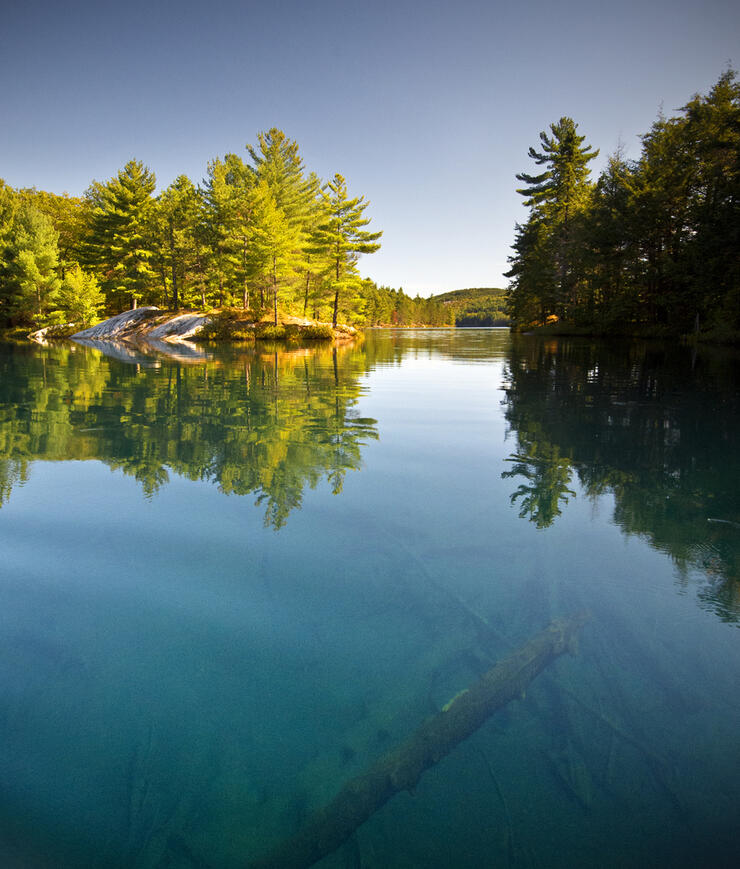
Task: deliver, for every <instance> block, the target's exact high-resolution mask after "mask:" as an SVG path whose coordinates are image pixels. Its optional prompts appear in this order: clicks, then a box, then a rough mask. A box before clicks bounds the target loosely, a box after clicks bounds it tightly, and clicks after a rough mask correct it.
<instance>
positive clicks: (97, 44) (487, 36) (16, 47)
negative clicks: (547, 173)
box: [0, 0, 740, 295]
mask: <svg viewBox="0 0 740 869" xmlns="http://www.w3.org/2000/svg"><path fill="white" fill-rule="evenodd" d="M0 13H1V18H0V20H1V21H2V25H1V26H0V177H3V178H4V179H5V180H6V181H7V182H8V183H9V184H11V185H13V186H15V187H25V186H36V187H38V188H40V189H46V190H52V191H54V192H57V193H61V192H63V191H65V190H66V191H68V192H69V193H72V194H80V193H82V192H83V191H84V190H85V188H86V187H87V186H88V184H89V183H90V181H91V180H92V179H93V178H95V179H98V180H101V181H102V180H107V179H108V178H109V177H110V176H111V175H113V174H115V172H117V171H118V169H120V168H121V166H123V165H124V163H125V162H126V161H127V160H129V159H131V158H132V157H136V158H137V159H140V160H142V161H143V162H144V163H145V164H146V165H148V166H149V167H150V168H151V169H153V170H154V172H155V173H156V175H157V179H158V182H159V185H160V186H166V185H167V184H168V183H169V182H170V181H171V180H172V179H173V178H174V177H175V176H176V175H178V174H180V173H182V172H184V173H186V174H187V175H189V176H190V177H191V178H192V179H193V180H195V181H199V180H200V179H202V177H203V175H204V173H205V170H206V165H207V162H208V160H209V159H212V158H213V157H216V156H221V155H223V154H224V153H226V152H235V153H237V154H240V155H242V156H246V154H245V151H244V146H245V144H246V143H247V142H254V141H255V138H256V134H257V132H258V131H260V130H267V129H269V128H270V127H273V126H276V127H279V128H281V129H282V130H284V131H285V132H286V133H287V134H288V135H289V136H290V137H291V138H294V139H296V140H297V141H298V143H299V145H300V149H301V154H302V156H303V159H304V161H305V164H306V167H307V168H308V169H309V170H313V171H315V172H317V173H318V174H319V175H320V176H322V177H323V178H327V177H330V176H331V175H333V174H334V173H335V172H341V173H342V174H343V175H344V176H345V177H346V179H347V181H348V185H349V190H350V193H351V194H353V195H357V194H364V195H365V197H366V198H367V199H369V200H370V202H371V205H370V208H369V209H368V212H367V214H368V215H369V216H371V217H372V225H371V228H373V229H382V230H383V231H384V235H383V247H382V249H381V250H380V251H379V252H378V253H376V254H373V255H372V256H369V257H366V258H365V259H364V260H363V262H362V265H361V271H362V273H363V274H365V275H367V276H369V277H372V278H374V279H375V280H376V281H378V282H379V283H385V284H390V285H392V286H396V287H398V286H403V287H404V289H405V290H406V291H408V292H411V293H412V294H413V293H416V292H421V293H422V294H423V295H427V294H428V293H429V292H432V291H434V292H437V291H444V290H448V289H455V288H458V287H468V286H504V285H505V283H506V280H505V278H503V277H502V272H504V271H505V270H506V268H507V265H506V258H507V256H508V254H509V246H510V244H511V241H512V239H513V228H514V223H515V221H516V220H522V219H524V218H525V215H526V212H525V209H524V208H523V207H522V205H521V197H519V196H518V195H517V194H516V193H515V192H514V189H515V187H516V185H517V182H516V180H515V178H514V176H515V174H516V173H517V172H521V171H531V170H533V169H534V168H535V167H534V165H533V164H532V162H531V161H530V160H529V159H528V157H527V150H528V148H529V146H530V145H536V144H537V141H538V134H539V131H540V130H543V129H546V128H547V127H548V125H549V124H550V123H551V122H553V121H557V120H558V119H559V118H560V117H561V116H563V115H569V116H571V117H572V118H574V119H575V121H576V122H577V123H578V124H579V131H580V132H581V133H583V134H585V135H586V138H587V141H588V142H589V143H591V144H592V145H593V146H594V147H597V148H600V149H601V157H600V158H599V160H598V161H595V162H594V164H592V166H593V167H595V170H596V171H597V172H598V169H599V168H600V167H601V165H603V163H602V158H604V157H606V156H607V155H608V154H609V153H612V152H613V151H614V150H615V149H616V147H617V146H618V144H620V143H622V145H623V147H624V149H625V152H626V154H627V156H633V157H634V156H637V155H638V153H639V135H640V134H641V133H645V132H647V130H648V129H649V127H650V125H651V123H652V122H653V120H654V119H655V118H656V116H657V114H658V111H659V110H660V109H661V107H662V108H663V110H664V111H665V113H666V114H667V115H671V114H673V113H675V112H676V110H677V109H678V108H680V107H681V106H682V105H684V104H685V103H686V102H687V101H688V99H689V98H690V97H691V95H692V94H694V93H696V92H700V93H706V92H707V90H708V89H709V88H711V86H712V84H713V83H714V82H715V81H716V80H717V78H718V77H719V75H720V74H721V73H722V72H723V71H724V70H725V69H726V68H727V66H728V63H729V64H731V65H732V66H733V67H735V68H738V67H740V3H737V2H730V0H704V2H701V3H700V2H698V0H697V2H696V3H693V4H689V3H686V2H684V0H671V2H668V0H656V2H650V0H643V2H634V0H629V2H625V3H621V4H617V3H604V4H602V3H599V2H598V0H596V2H594V0H591V2H568V0H562V2H560V3H552V2H547V3H546V2H543V0H531V2H530V3H527V4H514V3H513V2H512V3H502V2H475V0H460V2H456V3H453V2H444V3H442V2H436V0H430V2H424V3H422V2H416V3H412V2H406V0H395V2H386V0H379V2H374V3H368V2H362V3H360V2H354V0H346V2H336V0H315V2H312V0H304V2H294V0H284V2H280V0H273V2H271V3H252V2H242V3H238V2H233V0H230V2H221V0H211V2H208V3H192V2H188V0H182V2H173V0H168V2H156V0H151V2H148V3H142V2H139V0H132V2H128V3H120V2H119V3H109V2H106V0H99V2H94V3H93V2H76V0H70V2H52V0H47V2H45V3H44V2H37V0H24V2H22V3H21V2H18V0H0Z"/></svg>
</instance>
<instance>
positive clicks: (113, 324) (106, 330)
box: [72, 306, 159, 341]
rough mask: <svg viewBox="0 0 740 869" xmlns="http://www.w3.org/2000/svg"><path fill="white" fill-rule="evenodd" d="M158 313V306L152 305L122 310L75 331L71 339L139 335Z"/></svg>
mask: <svg viewBox="0 0 740 869" xmlns="http://www.w3.org/2000/svg"><path fill="white" fill-rule="evenodd" d="M158 315H159V308H155V307H153V306H152V307H144V308H134V309H133V310H131V311H123V312H122V313H121V314H116V315H115V317H109V318H108V319H107V320H103V322H102V323H98V325H97V326H91V327H90V328H89V329H83V330H82V331H81V332H76V333H75V334H74V335H72V340H76V339H77V338H85V339H88V340H91V341H100V340H103V341H105V340H108V339H111V338H116V339H118V340H121V339H122V338H128V337H130V336H132V335H141V334H142V333H144V332H146V331H148V330H147V327H151V326H152V323H153V321H154V320H155V319H156V318H157V316H158Z"/></svg>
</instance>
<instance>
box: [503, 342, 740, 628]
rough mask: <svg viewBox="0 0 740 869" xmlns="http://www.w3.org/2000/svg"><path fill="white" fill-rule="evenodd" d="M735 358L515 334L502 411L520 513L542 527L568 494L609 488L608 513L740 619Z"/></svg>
mask: <svg viewBox="0 0 740 869" xmlns="http://www.w3.org/2000/svg"><path fill="white" fill-rule="evenodd" d="M739 385H740V359H738V356H737V354H734V353H732V352H730V351H728V352H727V353H724V352H719V351H712V352H710V351H705V352H700V353H697V352H696V351H692V350H690V349H689V348H684V347H675V346H674V347H668V346H664V345H660V344H657V343H654V344H648V343H639V342H634V343H629V342H627V343H612V344H604V343H601V342H590V341H585V340H564V339H560V340H557V341H555V340H549V341H548V340H541V339H536V338H534V337H531V336H513V337H512V342H511V345H510V349H509V352H508V357H507V360H506V364H505V391H506V398H505V401H504V406H505V414H506V419H507V421H508V423H509V426H510V428H511V430H512V431H514V432H516V438H517V449H516V451H515V452H514V453H513V454H512V455H511V456H510V457H509V459H508V461H509V462H510V464H511V467H510V468H509V469H508V470H506V471H504V472H503V474H502V476H503V477H504V478H507V479H512V480H513V481H514V482H518V483H519V485H518V488H517V489H516V490H515V491H514V492H513V493H512V495H511V500H512V503H514V504H515V505H516V506H518V508H519V515H520V516H521V517H522V518H526V519H528V520H529V521H531V522H533V523H534V524H535V525H536V526H537V528H541V529H543V528H547V527H548V526H550V525H552V524H553V522H555V520H556V519H557V517H558V516H560V515H561V514H562V512H563V509H564V508H565V506H566V505H567V504H568V502H569V501H570V500H571V499H572V498H573V497H575V491H574V489H573V480H574V479H575V478H577V479H578V481H579V483H580V485H581V487H582V488H583V490H584V492H585V493H586V495H587V496H588V497H592V498H596V497H598V496H600V495H603V494H607V493H610V494H612V495H613V497H614V502H615V507H614V516H613V519H614V522H615V523H616V524H617V525H618V526H619V527H620V528H621V529H622V531H623V532H624V533H626V534H636V535H639V536H641V537H643V538H644V539H647V540H648V541H649V542H650V544H651V545H652V546H653V547H654V548H656V549H659V550H661V551H663V552H666V553H667V554H669V555H670V557H671V558H672V559H673V561H674V563H675V564H676V566H677V568H678V571H679V576H680V578H681V582H683V583H687V582H688V581H689V570H690V569H692V568H693V569H698V570H700V571H702V573H703V574H704V576H705V577H706V579H705V581H704V584H703V587H702V588H701V589H700V591H699V595H700V598H701V600H702V601H703V604H704V605H705V606H706V607H707V608H710V609H712V610H713V611H715V612H716V613H717V614H718V615H719V616H720V617H721V618H723V619H725V620H728V621H738V620H740V574H739V568H740V500H739V499H738V490H737V483H738V480H739V479H740V457H739V456H738V451H737V431H738V430H739V427H740V391H739V389H738V387H739Z"/></svg>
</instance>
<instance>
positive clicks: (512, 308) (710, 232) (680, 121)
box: [508, 70, 740, 340]
mask: <svg viewBox="0 0 740 869" xmlns="http://www.w3.org/2000/svg"><path fill="white" fill-rule="evenodd" d="M564 121H568V119H561V121H560V124H559V125H553V127H552V128H551V129H552V132H553V136H552V137H548V136H545V134H544V133H543V134H542V137H543V139H542V141H543V144H544V147H543V152H542V153H539V152H536V151H535V150H534V149H530V156H531V157H533V159H535V161H536V162H537V163H538V164H540V165H543V164H545V165H547V166H548V170H547V171H546V172H545V173H543V174H542V175H540V176H530V175H526V174H524V173H523V174H521V175H518V176H517V177H518V178H519V179H520V180H523V181H525V182H526V183H527V185H528V186H527V187H526V188H522V189H520V191H519V192H520V193H522V194H523V195H524V196H525V197H527V198H526V204H528V205H529V206H530V214H529V218H528V220H527V222H526V223H525V224H524V225H521V226H517V228H516V238H515V242H514V254H513V255H512V257H511V258H510V262H511V264H512V265H511V270H510V271H509V273H508V275H509V277H510V278H511V279H512V280H511V284H510V288H509V303H508V304H509V313H510V314H511V316H512V320H513V322H514V324H515V325H516V326H517V327H519V328H523V327H528V326H530V325H543V324H545V323H549V322H551V321H555V320H557V321H559V326H560V328H561V330H563V329H566V330H567V329H577V330H582V331H591V332H597V333H599V332H600V333H627V334H646V333H648V334H664V335H676V334H689V333H698V332H701V330H704V331H706V333H707V335H708V336H713V335H717V334H719V333H722V334H723V335H725V336H726V337H728V339H730V340H731V337H732V336H733V335H734V334H735V333H736V332H738V331H740V85H739V84H738V82H737V81H736V75H735V73H734V72H733V71H732V70H729V71H727V72H726V73H724V74H723V75H722V76H720V78H719V80H718V82H717V84H716V85H715V86H714V87H713V88H712V90H711V91H710V92H709V94H708V95H706V96H700V95H697V96H694V97H693V98H692V99H691V100H690V102H689V103H688V104H687V105H686V106H684V107H683V109H682V110H681V114H680V115H678V116H676V117H673V118H665V117H663V116H661V117H659V118H658V119H657V120H656V121H655V123H654V124H653V126H652V128H651V129H650V131H649V132H648V133H647V134H646V135H645V136H643V138H642V154H641V157H640V159H639V160H637V161H635V162H629V161H626V160H625V159H624V158H623V157H622V155H621V154H620V153H619V152H618V153H617V154H615V155H613V156H612V157H611V158H610V159H609V160H608V162H607V165H606V167H605V169H604V170H603V172H602V173H601V176H600V178H599V180H598V183H597V184H596V185H595V187H591V185H590V184H589V183H588V178H587V171H588V170H587V164H588V162H589V161H590V160H591V159H592V158H593V156H594V155H595V153H596V152H591V151H590V149H589V148H584V147H583V146H582V137H579V136H577V135H576V134H575V125H572V126H571V124H572V122H570V123H568V124H566V125H564ZM566 144H567V146H568V147H567V148H566V147H565V145H566ZM568 161H570V162H568ZM569 166H570V169H569V170H568V167H569ZM566 170H568V171H566Z"/></svg>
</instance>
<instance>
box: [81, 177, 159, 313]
mask: <svg viewBox="0 0 740 869" xmlns="http://www.w3.org/2000/svg"><path fill="white" fill-rule="evenodd" d="M155 186H156V179H155V177H154V173H153V172H151V171H150V170H149V169H147V168H146V167H145V166H144V165H143V164H142V163H141V162H139V161H138V160H130V161H129V162H128V163H127V164H126V165H125V166H124V168H123V169H122V170H121V171H120V172H118V174H117V175H116V176H115V177H114V178H111V179H110V181H108V183H107V184H99V183H97V182H93V184H92V185H91V187H90V188H89V189H88V191H87V194H86V196H87V198H88V200H89V201H90V203H91V206H92V217H91V226H90V231H89V234H88V238H87V240H86V244H85V245H84V248H83V252H82V258H83V260H84V262H85V263H86V264H88V265H90V266H92V267H94V268H96V269H97V270H98V273H99V274H100V276H101V278H102V280H101V286H102V287H103V290H104V291H105V293H106V295H107V297H108V299H109V301H112V302H114V304H115V305H116V306H118V307H123V305H124V304H125V302H126V301H127V300H128V301H130V303H131V306H132V307H134V308H135V307H136V306H137V304H138V302H139V301H140V300H142V299H145V298H148V297H149V296H150V295H151V291H152V289H153V287H154V284H155V280H156V274H155V272H154V270H153V268H152V258H153V256H154V245H153V239H152V231H151V226H150V220H151V218H152V211H153V199H152V193H153V192H154V188H155Z"/></svg>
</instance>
